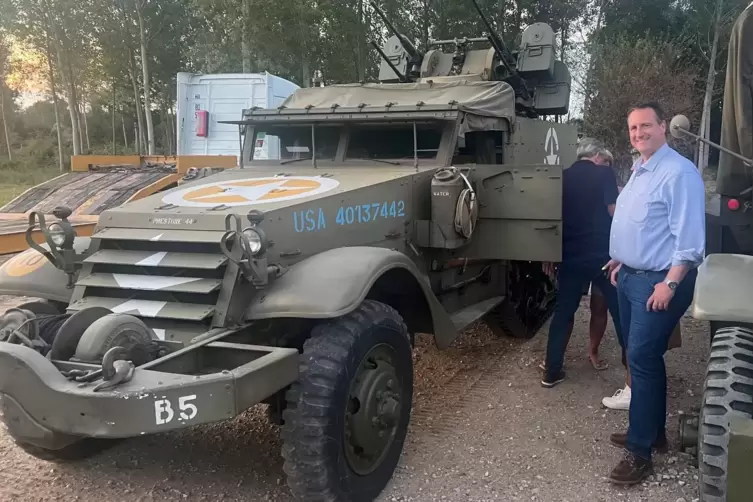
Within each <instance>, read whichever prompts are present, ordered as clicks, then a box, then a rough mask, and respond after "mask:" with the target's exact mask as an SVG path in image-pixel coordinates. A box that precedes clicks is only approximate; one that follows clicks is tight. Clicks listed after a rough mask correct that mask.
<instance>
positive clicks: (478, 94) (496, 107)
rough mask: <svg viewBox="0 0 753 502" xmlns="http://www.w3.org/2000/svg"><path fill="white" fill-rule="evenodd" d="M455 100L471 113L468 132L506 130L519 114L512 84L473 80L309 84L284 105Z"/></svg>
mask: <svg viewBox="0 0 753 502" xmlns="http://www.w3.org/2000/svg"><path fill="white" fill-rule="evenodd" d="M453 101H454V102H455V106H456V107H457V108H458V109H459V110H460V111H462V112H465V113H466V114H467V115H466V121H464V125H463V129H464V131H468V130H502V129H505V128H506V127H507V124H506V123H507V122H508V121H512V120H513V119H514V117H515V92H514V91H513V89H512V87H511V86H510V85H509V84H507V83H505V82H488V81H481V82H479V81H469V80H458V81H455V82H433V83H430V82H412V83H401V84H379V83H367V84H337V85H331V86H326V87H309V88H302V89H296V91H295V92H294V93H293V94H292V95H291V96H289V97H288V98H287V100H285V102H284V103H283V105H284V106H285V107H286V108H296V109H302V108H306V107H307V106H314V107H316V108H330V107H331V106H332V105H334V104H337V105H338V106H339V107H343V108H355V107H357V106H359V105H360V104H362V103H365V104H366V105H367V106H369V107H383V106H385V105H386V104H387V103H393V106H416V104H417V103H419V102H423V104H424V105H425V106H445V105H448V104H449V103H451V102H453ZM462 133H463V131H461V134H462Z"/></svg>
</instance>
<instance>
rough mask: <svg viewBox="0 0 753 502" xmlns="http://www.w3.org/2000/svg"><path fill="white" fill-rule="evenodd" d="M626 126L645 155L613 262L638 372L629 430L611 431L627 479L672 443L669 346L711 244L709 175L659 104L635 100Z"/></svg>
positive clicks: (620, 206)
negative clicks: (671, 139) (672, 137)
mask: <svg viewBox="0 0 753 502" xmlns="http://www.w3.org/2000/svg"><path fill="white" fill-rule="evenodd" d="M628 128H629V133H630V142H631V143H632V144H633V146H634V147H635V148H636V150H638V152H639V153H640V154H641V157H640V158H639V159H638V160H637V161H636V163H635V164H634V165H633V173H632V175H631V176H630V180H629V181H628V182H627V184H626V185H625V188H623V190H622V192H621V193H620V196H619V197H618V198H617V205H616V208H615V213H614V218H613V220H612V228H611V234H610V242H609V254H610V257H611V258H612V259H611V260H610V262H609V263H608V264H607V270H608V273H609V275H610V278H611V281H612V283H613V284H615V285H616V286H617V293H618V301H619V308H620V321H621V323H622V331H623V335H624V340H622V343H623V348H624V349H626V351H627V359H628V366H629V368H630V375H631V378H632V385H631V393H632V395H631V401H630V412H629V413H630V415H629V426H628V431H627V433H617V434H612V436H611V437H610V440H611V442H612V443H613V444H615V445H617V446H621V447H624V448H625V450H626V454H625V458H624V459H623V460H622V461H621V462H620V463H619V464H618V465H617V466H616V467H615V468H614V470H612V473H611V474H610V480H611V481H612V482H613V483H616V484H622V485H629V484H636V483H640V482H641V481H642V480H643V479H644V478H645V477H647V476H649V475H651V473H652V472H653V464H652V462H651V450H652V449H653V448H655V449H657V450H660V451H663V450H666V448H667V438H666V412H667V375H666V369H665V366H664V353H665V352H666V351H667V345H668V343H669V338H670V336H671V334H672V331H673V329H674V327H675V325H677V323H678V322H679V321H680V318H681V317H682V316H683V314H684V313H685V311H686V310H687V309H688V307H689V306H690V303H691V301H692V299H693V290H694V288H695V279H696V274H697V271H696V269H697V267H698V265H700V264H701V262H702V261H703V258H704V255H705V245H706V241H705V239H706V235H705V218H706V214H705V188H704V184H703V178H702V177H701V174H700V173H699V172H698V169H697V168H696V167H695V166H694V165H693V163H692V162H691V161H689V160H688V159H686V158H685V157H683V156H682V155H680V154H679V153H678V152H676V151H675V150H673V149H672V148H670V146H669V145H667V143H666V120H665V118H664V113H663V111H662V109H661V107H660V106H659V105H658V104H656V103H645V104H641V105H638V106H636V107H634V108H633V109H631V110H630V112H629V113H628Z"/></svg>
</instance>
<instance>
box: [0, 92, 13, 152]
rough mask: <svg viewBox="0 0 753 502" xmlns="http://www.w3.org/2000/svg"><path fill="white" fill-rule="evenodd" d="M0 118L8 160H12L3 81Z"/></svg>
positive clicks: (0, 93) (0, 97)
mask: <svg viewBox="0 0 753 502" xmlns="http://www.w3.org/2000/svg"><path fill="white" fill-rule="evenodd" d="M0 118H2V120H3V129H5V144H6V145H7V146H8V160H13V150H12V149H11V147H10V132H8V118H7V117H6V116H5V83H4V82H0Z"/></svg>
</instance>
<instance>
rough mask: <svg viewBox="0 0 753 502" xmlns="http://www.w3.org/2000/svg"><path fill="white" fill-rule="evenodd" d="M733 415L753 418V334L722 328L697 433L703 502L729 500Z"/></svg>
mask: <svg viewBox="0 0 753 502" xmlns="http://www.w3.org/2000/svg"><path fill="white" fill-rule="evenodd" d="M731 416H741V417H746V418H753V331H751V330H748V329H744V328H740V327H725V328H721V329H719V330H718V331H717V332H716V334H715V336H714V339H713V341H712V344H711V353H710V356H709V362H708V367H707V369H706V378H705V382H704V392H703V404H702V407H701V416H700V420H699V422H700V424H699V425H700V430H699V431H698V432H699V433H698V464H699V473H700V477H699V492H700V496H701V501H702V502H725V501H726V500H727V454H728V444H729V420H730V417H731Z"/></svg>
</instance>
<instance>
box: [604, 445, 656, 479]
mask: <svg viewBox="0 0 753 502" xmlns="http://www.w3.org/2000/svg"><path fill="white" fill-rule="evenodd" d="M653 473H654V466H653V464H652V462H651V461H650V460H646V459H645V458H641V457H639V456H638V455H635V454H633V453H632V452H629V451H628V452H625V458H623V459H622V460H620V463H619V464H617V466H616V467H615V468H614V469H612V472H611V473H609V481H611V482H612V483H614V484H616V485H637V484H638V483H640V482H641V481H643V480H644V479H646V478H647V477H649V476H650V475H652V474H653Z"/></svg>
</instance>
